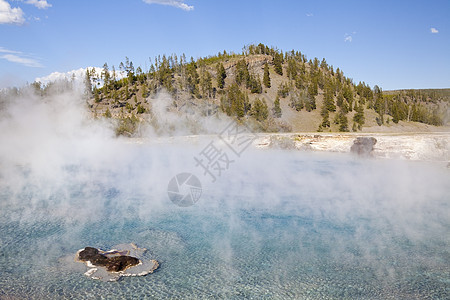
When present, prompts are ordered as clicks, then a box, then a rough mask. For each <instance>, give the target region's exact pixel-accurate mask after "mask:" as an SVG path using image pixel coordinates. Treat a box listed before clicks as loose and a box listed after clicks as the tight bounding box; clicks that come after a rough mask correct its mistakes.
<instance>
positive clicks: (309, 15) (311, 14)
mask: <svg viewBox="0 0 450 300" xmlns="http://www.w3.org/2000/svg"><path fill="white" fill-rule="evenodd" d="M306 16H307V17H312V16H314V14H313V13H307V14H306Z"/></svg>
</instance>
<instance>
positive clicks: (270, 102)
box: [33, 44, 450, 135]
mask: <svg viewBox="0 0 450 300" xmlns="http://www.w3.org/2000/svg"><path fill="white" fill-rule="evenodd" d="M149 65H150V67H149V69H148V70H145V71H144V70H143V69H142V67H141V66H138V67H136V68H135V66H134V65H133V62H132V61H130V60H129V59H128V58H126V59H125V61H124V62H121V63H120V64H119V66H118V69H116V68H115V67H114V66H112V67H109V66H108V64H107V63H105V64H104V66H103V70H102V71H101V72H96V71H95V69H93V68H92V69H88V70H87V71H86V76H85V77H86V78H85V80H84V85H85V97H86V100H87V103H88V105H89V109H90V110H91V111H92V113H93V115H94V116H96V117H106V118H115V119H118V120H120V125H119V126H118V129H117V133H118V134H127V135H133V134H134V131H135V130H136V128H137V127H138V125H139V124H140V123H141V122H148V123H150V124H152V120H154V119H155V118H158V116H157V115H156V114H155V111H154V107H153V104H154V100H155V99H156V98H157V97H158V95H159V94H160V93H163V92H166V93H168V94H169V95H170V96H171V99H172V100H173V101H171V103H169V105H168V106H167V107H166V109H167V111H171V112H174V113H178V114H180V115H182V114H194V113H197V114H198V115H199V116H200V117H201V116H205V117H206V116H212V115H215V114H226V115H228V116H230V117H232V118H235V119H237V120H238V121H240V122H244V123H246V124H248V125H249V126H251V127H252V128H254V129H255V130H259V131H268V132H289V131H343V132H345V131H360V130H362V129H363V127H364V126H376V124H377V125H379V126H390V125H393V124H396V123H398V122H400V121H403V122H421V123H425V124H430V125H437V126H440V125H445V124H446V122H447V120H448V119H449V104H450V100H449V99H450V95H449V92H448V91H449V90H402V91H389V92H383V90H382V89H381V88H380V87H378V86H374V87H370V86H369V85H367V84H366V83H364V82H359V83H357V84H356V83H355V82H353V80H352V79H351V78H348V77H346V76H345V75H344V73H343V71H342V70H340V69H339V68H335V67H333V66H332V65H329V64H328V63H327V61H326V60H325V59H321V60H319V59H318V58H313V59H308V58H307V57H306V56H305V55H304V54H302V53H301V52H300V51H294V50H292V51H288V52H283V51H280V50H278V49H276V48H273V47H268V46H266V45H263V44H259V45H249V46H246V47H244V49H243V51H242V53H240V54H235V53H227V52H226V51H223V52H221V53H218V54H217V55H214V56H209V57H205V58H199V59H197V60H194V59H193V58H190V59H187V58H186V57H185V55H181V56H177V55H175V54H173V55H169V56H167V55H162V56H158V57H156V58H155V59H150V62H149ZM33 86H34V88H35V89H36V90H37V91H38V92H39V93H40V94H41V95H45V93H46V91H48V90H51V88H52V85H51V84H50V85H47V86H42V85H41V84H40V83H34V84H33Z"/></svg>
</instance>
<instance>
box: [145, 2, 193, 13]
mask: <svg viewBox="0 0 450 300" xmlns="http://www.w3.org/2000/svg"><path fill="white" fill-rule="evenodd" d="M143 1H144V2H145V3H147V4H161V5H169V6H173V7H176V8H181V9H182V10H185V11H190V10H193V9H194V6H192V5H187V4H186V3H184V1H183V0H143Z"/></svg>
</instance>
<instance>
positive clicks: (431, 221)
mask: <svg viewBox="0 0 450 300" xmlns="http://www.w3.org/2000/svg"><path fill="white" fill-rule="evenodd" d="M189 155H190V154H187V156H189ZM248 157H251V158H252V159H251V160H250V159H242V161H240V163H239V164H236V166H235V167H234V169H231V168H230V170H229V171H228V172H227V173H224V174H223V175H222V177H221V178H220V180H219V181H218V182H216V183H211V182H208V179H207V178H206V177H202V176H201V173H200V174H199V175H198V176H199V178H200V180H201V181H202V183H203V195H202V198H201V199H200V201H199V202H198V203H197V204H195V205H194V206H192V207H188V208H180V207H177V206H175V205H174V204H173V203H171V202H170V200H169V199H168V197H167V195H166V194H165V193H164V189H165V188H166V186H167V182H168V180H166V179H170V176H171V175H172V173H171V172H172V171H173V170H172V169H170V170H165V171H161V173H160V174H158V175H157V176H156V177H155V175H152V174H153V173H154V169H152V171H151V172H152V174H150V173H146V171H145V168H146V163H142V161H139V160H135V159H132V160H128V161H127V163H128V168H122V167H121V168H118V169H114V170H112V169H110V168H107V167H105V168H103V169H95V170H92V169H90V168H89V167H87V166H79V165H69V166H65V167H64V168H63V171H62V173H60V175H61V174H62V177H61V176H60V177H58V178H53V177H52V178H50V179H49V178H48V177H47V178H46V179H45V180H41V177H35V176H34V175H33V174H34V173H33V172H30V171H29V170H26V169H23V168H22V169H20V170H19V172H18V173H17V174H20V176H19V175H17V174H16V175H17V176H19V178H20V182H21V184H17V185H13V184H12V183H13V182H16V181H12V180H6V179H5V180H4V181H5V183H4V184H3V185H2V190H1V194H0V197H1V206H0V208H1V212H0V232H1V235H0V266H1V274H2V276H0V298H7V299H9V298H8V297H11V298H18V299H63V298H76V299H145V298H148V299H152V298H172V299H174V298H186V299H196V298H199V299H218V298H224V299H289V298H297V299H299V298H300V299H388V298H391V299H425V298H426V299H448V295H449V294H450V251H449V249H450V247H449V246H450V245H449V244H450V238H449V235H448V232H449V229H450V220H449V218H450V217H449V216H450V208H449V205H450V203H449V199H448V195H450V184H449V183H450V180H449V179H450V172H448V170H446V169H445V168H443V167H442V166H441V165H436V164H431V163H413V162H396V161H376V160H358V159H354V158H351V157H348V156H342V155H341V156H323V155H313V154H308V155H306V154H299V153H298V152H295V153H294V152H277V151H274V152H255V153H252V154H251V155H249V156H248ZM159 161H161V159H160V160H159ZM262 162H264V163H262ZM147 164H148V165H151V164H152V162H151V161H149V162H147ZM187 166H188V165H184V167H187ZM180 171H184V169H182V170H180ZM192 171H196V170H195V168H194V169H192ZM173 175H175V174H173ZM152 176H153V177H152ZM157 177H160V178H161V179H160V180H157ZM143 182H147V184H143ZM129 242H134V243H136V244H137V245H139V246H141V247H145V248H147V249H149V252H148V253H147V255H148V257H149V258H152V259H156V260H158V262H160V268H159V269H158V270H157V271H156V272H155V273H153V274H150V275H148V276H145V277H134V278H123V279H121V280H120V281H118V282H106V283H105V282H100V281H95V280H92V279H89V278H87V277H86V276H84V275H83V272H84V271H85V267H84V266H83V265H82V264H79V265H77V264H75V263H73V262H72V258H73V255H74V254H75V252H76V251H77V250H78V249H80V248H83V247H85V246H92V247H98V248H102V249H109V248H110V247H112V246H113V245H116V244H121V243H129Z"/></svg>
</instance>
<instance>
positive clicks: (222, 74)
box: [217, 63, 227, 89]
mask: <svg viewBox="0 0 450 300" xmlns="http://www.w3.org/2000/svg"><path fill="white" fill-rule="evenodd" d="M225 78H227V72H226V71H225V68H224V66H223V64H222V63H219V64H217V86H218V87H219V89H223V88H224V86H225Z"/></svg>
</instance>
